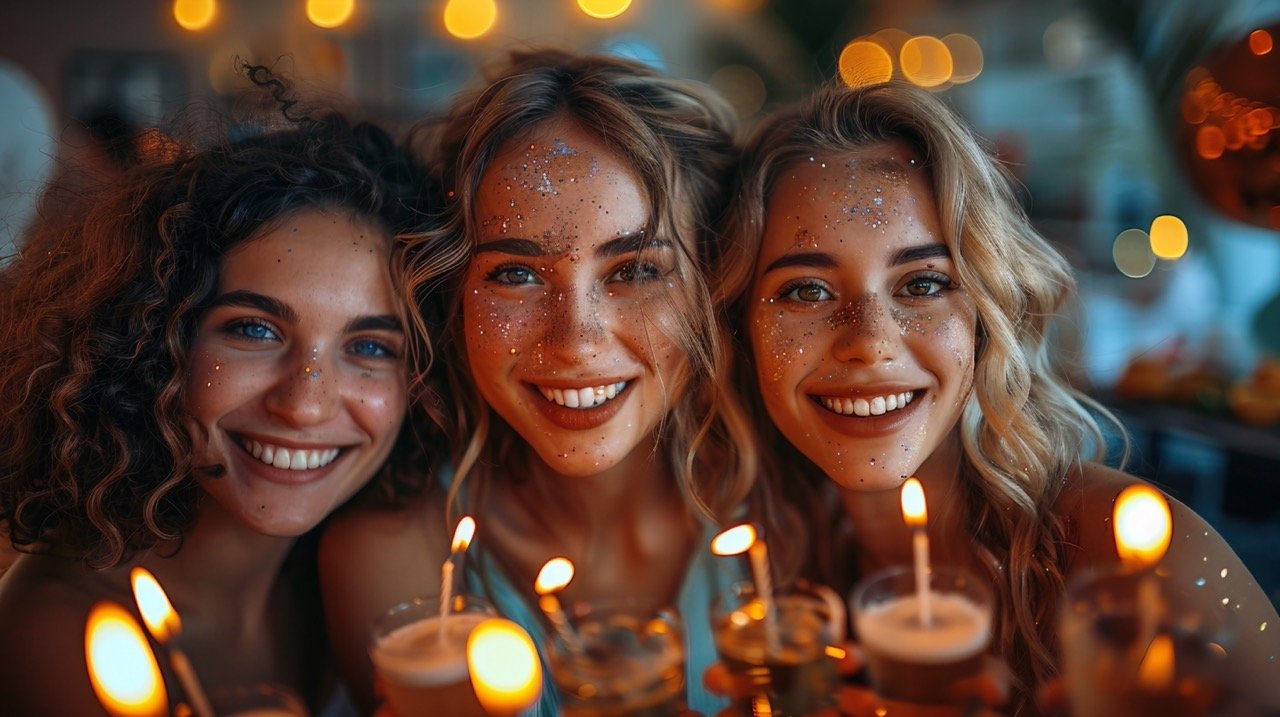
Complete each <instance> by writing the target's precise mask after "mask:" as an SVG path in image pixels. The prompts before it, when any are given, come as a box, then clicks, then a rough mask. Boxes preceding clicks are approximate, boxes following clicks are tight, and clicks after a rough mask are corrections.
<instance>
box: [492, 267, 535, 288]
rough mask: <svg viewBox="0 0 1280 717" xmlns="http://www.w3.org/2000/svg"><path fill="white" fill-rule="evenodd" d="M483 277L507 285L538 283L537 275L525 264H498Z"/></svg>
mask: <svg viewBox="0 0 1280 717" xmlns="http://www.w3.org/2000/svg"><path fill="white" fill-rule="evenodd" d="M485 279H486V280H488V281H492V282H495V283H498V284H506V285H508V286H521V285H524V284H536V283H538V277H537V275H536V274H534V273H533V270H532V269H530V268H529V267H527V266H520V265H511V266H500V267H498V268H497V269H494V270H493V271H491V272H489V275H488V276H486V277H485Z"/></svg>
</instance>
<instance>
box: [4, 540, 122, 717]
mask: <svg viewBox="0 0 1280 717" xmlns="http://www.w3.org/2000/svg"><path fill="white" fill-rule="evenodd" d="M47 562H48V559H47V558H42V557H40V556H30V555H24V556H22V557H20V558H18V559H17V560H16V562H15V563H14V564H13V566H12V569H10V570H9V571H8V572H6V573H5V575H4V577H3V578H2V579H0V705H4V706H5V710H6V714H10V713H11V714H22V715H69V714H74V715H94V714H104V711H103V709H102V707H101V706H100V705H99V704H98V700H97V698H96V697H95V696H94V693H93V688H92V687H91V686H90V684H89V680H88V671H87V669H86V665H85V652H84V635H85V621H86V618H87V617H88V615H89V611H90V609H91V607H92V606H93V604H94V603H95V602H96V601H97V600H98V599H100V598H101V597H102V595H101V594H100V591H98V590H95V589H94V588H95V586H94V585H92V584H91V582H89V581H85V580H82V579H80V577H79V575H78V574H77V572H76V571H75V570H68V571H67V572H66V573H65V574H61V575H60V574H59V571H58V570H57V569H56V566H50V565H49V564H47ZM10 711H11V712H10Z"/></svg>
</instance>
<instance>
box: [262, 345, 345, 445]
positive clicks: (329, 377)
mask: <svg viewBox="0 0 1280 717" xmlns="http://www.w3.org/2000/svg"><path fill="white" fill-rule="evenodd" d="M336 372H337V368H336V367H334V366H332V365H330V362H329V361H327V360H325V358H324V356H323V354H321V353H320V352H318V351H316V350H307V351H300V352H297V354H296V355H291V356H290V357H289V358H288V360H286V361H284V362H282V365H281V366H280V369H279V373H278V375H277V376H276V377H275V380H274V381H273V383H272V385H271V387H270V389H269V390H268V391H267V395H266V401H265V403H266V407H267V411H268V412H270V413H271V414H272V415H274V416H276V417H277V418H279V419H280V420H281V421H283V422H284V423H285V424H286V425H288V426H290V427H291V428H305V427H307V426H314V425H317V424H320V423H323V422H324V421H326V420H328V419H329V418H331V417H332V416H333V415H334V414H335V413H336V412H337V410H338V406H339V405H340V404H341V397H340V396H339V395H338V394H339V382H338V380H337V376H336Z"/></svg>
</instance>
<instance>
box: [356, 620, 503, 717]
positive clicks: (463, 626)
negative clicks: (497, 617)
mask: <svg viewBox="0 0 1280 717" xmlns="http://www.w3.org/2000/svg"><path fill="white" fill-rule="evenodd" d="M493 614H494V611H493V608H492V607H491V606H489V605H488V604H487V603H485V602H484V601H482V600H480V599H478V598H475V597H470V596H467V595H457V596H454V598H453V600H452V602H451V603H450V612H449V616H448V618H447V620H446V621H445V623H444V636H443V638H441V635H440V601H439V600H436V599H426V598H414V599H413V600H409V601H407V602H403V603H400V604H399V605H396V606H395V607H393V608H391V609H390V610H388V611H387V613H386V614H385V615H383V616H382V617H381V618H379V619H378V620H377V621H376V622H375V624H374V629H373V638H372V641H371V644H370V647H369V657H370V659H371V660H372V661H373V667H374V669H375V670H376V671H377V673H378V677H379V678H381V680H382V684H383V687H384V689H385V691H386V697H387V701H388V702H389V703H390V704H391V709H392V711H393V712H394V713H395V714H396V717H419V716H420V715H433V714H449V715H460V716H463V717H465V716H467V715H474V716H475V717H484V715H485V711H484V709H483V708H482V707H481V706H480V702H479V700H477V699H476V695H475V691H474V689H473V688H472V685H471V678H470V675H469V674H468V672H467V638H468V637H469V636H470V635H471V631H472V630H473V629H475V627H476V626H477V625H479V624H480V623H481V622H483V621H484V620H485V619H486V618H488V617H490V616H492V615H493Z"/></svg>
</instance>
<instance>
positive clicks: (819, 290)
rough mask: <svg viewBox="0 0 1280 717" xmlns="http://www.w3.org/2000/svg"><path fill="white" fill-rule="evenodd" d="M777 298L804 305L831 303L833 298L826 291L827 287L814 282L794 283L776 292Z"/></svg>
mask: <svg viewBox="0 0 1280 717" xmlns="http://www.w3.org/2000/svg"><path fill="white" fill-rule="evenodd" d="M778 296H779V298H782V299H788V300H790V301H801V302H804V303H809V304H811V303H816V302H819V301H831V300H832V299H834V298H835V297H834V296H832V294H831V292H830V291H828V290H827V287H825V286H823V285H822V284H820V283H818V282H816V281H810V280H804V281H796V282H792V283H790V284H787V285H786V286H784V287H782V289H781V290H780V291H779V292H778Z"/></svg>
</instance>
